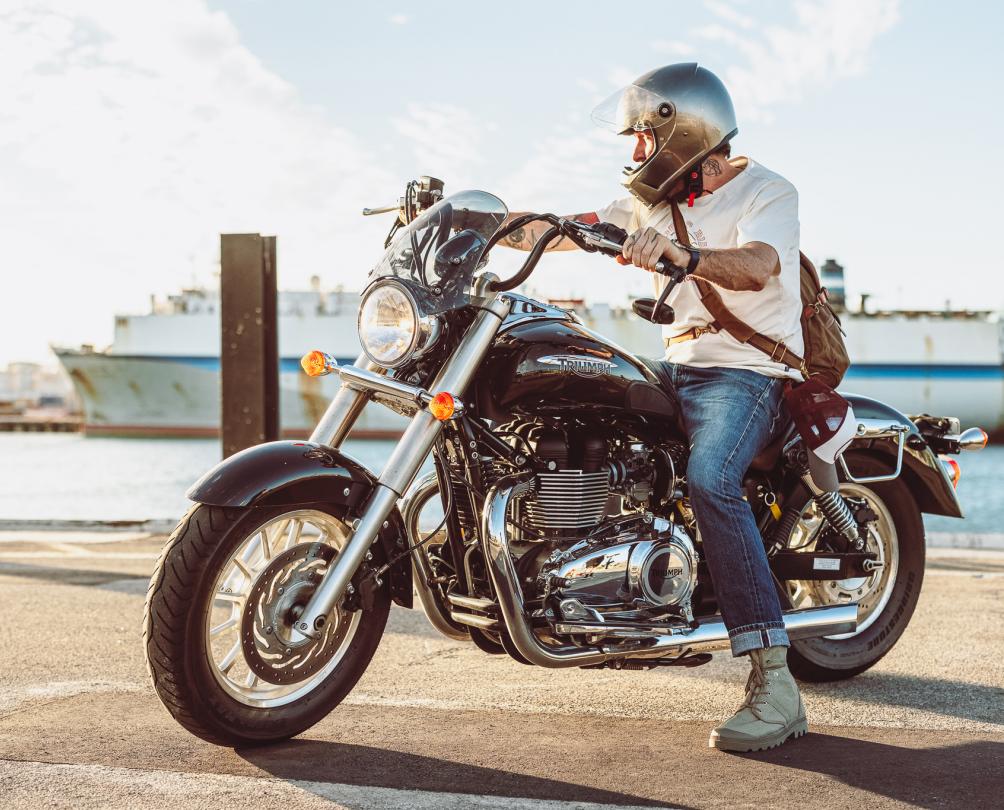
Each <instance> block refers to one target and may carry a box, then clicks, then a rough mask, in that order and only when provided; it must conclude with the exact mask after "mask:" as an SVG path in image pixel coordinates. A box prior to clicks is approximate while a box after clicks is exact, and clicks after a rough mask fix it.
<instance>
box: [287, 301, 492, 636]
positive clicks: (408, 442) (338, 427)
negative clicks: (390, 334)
mask: <svg viewBox="0 0 1004 810" xmlns="http://www.w3.org/2000/svg"><path fill="white" fill-rule="evenodd" d="M511 307H512V303H511V301H510V300H509V299H508V298H507V297H505V296H498V297H496V298H495V299H494V300H493V301H491V302H490V303H489V304H487V306H485V307H483V308H482V309H481V310H480V311H479V312H478V314H477V316H476V317H475V319H474V323H473V324H471V327H470V329H468V330H467V334H465V335H464V337H463V339H462V340H461V341H460V345H459V346H458V347H457V349H456V351H454V353H453V355H452V357H450V359H449V360H447V362H446V364H445V365H444V366H443V367H442V368H441V369H440V371H439V374H437V375H436V379H435V381H434V382H433V383H432V385H431V386H430V390H431V391H432V392H434V393H435V392H439V391H447V392H449V393H451V394H453V395H455V396H458V397H462V396H463V395H464V393H465V392H466V391H467V387H468V386H469V385H470V383H471V380H472V379H473V377H474V373H475V372H476V371H477V369H478V366H480V364H481V361H482V359H483V358H484V356H485V354H486V353H487V352H488V349H489V347H490V346H491V344H492V341H494V340H495V335H496V334H497V333H498V330H499V327H500V326H501V325H502V321H503V320H505V317H506V316H507V315H508V314H509V310H510V309H511ZM356 362H357V365H358V366H360V367H362V368H363V369H365V370H366V371H369V372H371V373H372V372H375V371H376V370H377V369H376V367H375V366H373V365H372V364H370V363H368V362H367V361H366V358H365V356H363V357H360V358H359V360H357V361H356ZM365 376H366V375H356V376H355V377H354V378H353V382H352V383H351V387H350V384H349V382H348V380H347V379H343V382H342V388H341V390H340V391H339V392H338V394H337V395H336V396H335V398H334V399H333V400H332V401H331V405H330V406H329V407H328V409H327V411H326V412H325V414H324V416H323V417H322V418H321V421H320V422H319V423H318V425H317V427H316V428H315V429H314V432H313V434H311V437H310V439H311V441H315V442H318V443H320V444H328V445H330V446H332V447H337V446H338V445H339V444H341V442H342V441H344V440H345V437H346V436H347V435H348V434H349V431H350V429H351V428H352V425H353V423H354V422H355V421H356V419H358V418H359V414H360V413H362V410H363V408H364V407H365V405H366V402H367V401H368V400H369V397H370V393H371V391H370V390H368V389H367V388H366V383H365V381H363V382H360V380H361V379H362V380H365ZM374 383H375V381H374ZM398 388H399V389H400V390H401V391H402V392H404V391H405V390H406V389H410V386H406V385H404V384H401V385H399V386H398ZM423 393H425V392H421V391H420V390H419V389H417V388H416V389H414V396H413V397H412V401H413V402H414V403H421V401H422V397H421V396H420V395H421V394H423ZM442 429H443V423H442V422H441V421H439V420H438V419H436V418H435V417H434V416H433V415H432V414H431V413H429V411H428V409H427V408H425V407H424V406H422V405H421V404H418V407H417V410H416V411H415V414H414V416H413V417H412V419H411V423H410V424H409V425H408V427H407V429H406V430H405V432H404V435H402V436H401V439H400V441H399V442H398V443H397V446H396V447H395V448H394V452H393V453H391V456H390V458H389V459H387V463H386V464H385V465H384V468H383V471H382V472H381V473H380V477H379V479H378V481H377V485H376V487H375V488H374V490H373V494H372V495H371V496H370V499H369V500H368V501H367V503H366V505H365V507H364V508H363V510H362V516H361V517H360V518H359V519H358V520H356V521H355V524H354V526H353V532H352V536H351V537H350V538H349V541H348V543H347V544H346V545H345V548H343V549H342V551H341V553H340V554H339V555H338V558H337V559H336V560H335V564H334V565H333V566H331V567H329V568H328V571H327V573H326V574H325V575H324V578H323V579H322V580H321V583H320V585H318V587H317V590H316V591H314V595H313V596H312V597H311V598H310V601H309V602H308V603H307V604H306V606H305V607H304V609H303V613H302V614H301V615H300V617H299V619H298V620H297V623H296V627H295V628H294V634H300V635H302V636H305V637H307V636H309V637H311V638H316V637H317V636H318V635H319V634H320V631H321V629H322V628H323V627H324V625H325V623H326V622H327V620H328V616H330V615H331V612H332V610H333V609H334V607H335V605H337V604H339V603H340V602H341V600H342V598H343V597H344V596H345V594H346V592H347V591H348V589H349V587H350V582H351V580H352V577H353V576H354V575H355V573H356V570H357V569H358V568H359V566H360V565H361V564H362V562H363V560H364V559H365V557H366V552H367V551H368V550H369V547H370V546H371V545H372V544H373V541H374V540H376V538H377V535H378V534H379V533H380V530H381V529H382V528H383V526H384V522H385V521H386V520H387V518H388V517H389V516H390V514H391V512H392V511H393V510H394V507H395V506H396V505H397V502H398V500H399V499H400V498H402V497H403V496H404V493H405V492H406V491H407V490H408V487H410V486H411V484H412V482H413V481H414V480H415V476H416V475H417V474H418V471H419V469H421V466H422V463H423V462H424V461H425V459H426V457H427V456H428V455H429V453H430V452H431V451H432V447H433V445H434V444H435V442H436V439H437V438H438V437H439V434H440V432H441V431H442Z"/></svg>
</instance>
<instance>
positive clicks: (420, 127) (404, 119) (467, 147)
mask: <svg viewBox="0 0 1004 810" xmlns="http://www.w3.org/2000/svg"><path fill="white" fill-rule="evenodd" d="M392 123H393V126H394V129H395V131H396V132H397V133H398V134H399V135H401V136H402V137H403V138H404V139H405V140H406V141H407V143H408V144H409V145H410V147H411V149H412V153H413V155H414V158H415V163H414V170H415V171H414V173H415V174H419V173H421V174H430V173H431V174H432V175H433V176H435V177H448V178H450V185H451V187H453V188H462V187H464V186H466V185H467V184H468V183H469V182H470V180H471V179H472V176H471V175H472V170H473V169H474V168H475V167H476V166H478V165H479V164H481V163H482V162H483V160H484V158H483V155H482V154H481V151H480V149H479V144H481V143H482V142H483V138H484V136H485V135H486V134H487V133H489V132H492V131H494V130H495V129H496V125H495V124H494V123H493V122H491V121H484V120H481V119H479V118H478V117H477V116H476V115H475V114H474V113H472V112H471V111H470V110H467V109H464V108H463V107H457V106H456V105H453V104H445V103H435V102H426V103H422V104H419V103H411V104H408V106H407V107H406V108H405V115H404V116H401V117H397V118H394V119H393V120H392Z"/></svg>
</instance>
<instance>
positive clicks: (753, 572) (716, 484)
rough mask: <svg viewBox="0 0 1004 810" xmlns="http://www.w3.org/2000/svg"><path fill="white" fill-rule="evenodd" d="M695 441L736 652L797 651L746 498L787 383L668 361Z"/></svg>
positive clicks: (710, 556) (708, 553) (710, 553)
mask: <svg viewBox="0 0 1004 810" xmlns="http://www.w3.org/2000/svg"><path fill="white" fill-rule="evenodd" d="M662 370H663V371H664V372H665V374H666V376H668V378H669V381H670V382H671V383H672V386H673V391H674V393H675V395H676V398H677V400H678V401H679V403H680V409H681V412H682V418H683V424H684V427H685V428H686V431H687V436H688V437H689V439H690V461H689V462H688V464H687V483H688V485H689V490H690V504H691V507H692V508H693V510H694V515H695V516H696V517H697V525H698V527H699V528H700V531H701V538H702V540H703V545H704V556H705V559H706V560H707V563H708V569H709V570H710V572H711V578H712V580H714V584H715V595H716V596H717V598H718V605H719V607H720V608H721V612H722V618H723V619H724V620H725V626H726V627H727V628H728V630H729V640H730V642H731V644H732V654H733V655H734V656H738V655H742V654H743V653H746V652H749V651H750V650H754V649H758V648H765V647H774V646H778V645H780V646H785V647H786V646H789V643H788V634H787V633H786V632H785V630H784V621H783V619H782V618H781V604H780V602H779V600H778V597H777V592H776V591H775V590H774V580H773V578H772V577H771V573H770V568H769V567H768V565H767V553H766V552H765V551H764V546H763V540H762V539H761V538H760V531H759V529H757V525H756V521H755V519H754V517H753V510H752V509H751V508H750V505H749V503H748V502H747V501H746V500H744V499H743V485H742V482H743V476H744V475H745V474H746V470H747V469H748V468H749V465H750V462H751V461H752V460H753V458H754V456H756V455H757V453H759V452H760V451H761V450H762V449H763V448H764V447H765V446H766V445H767V444H768V443H769V442H770V440H771V439H772V438H773V437H774V436H775V435H776V433H777V431H779V430H781V429H783V426H784V423H785V422H786V420H785V418H784V417H783V416H782V413H783V410H782V408H781V404H782V394H783V390H784V380H780V379H776V378H773V377H767V376H765V375H763V374H758V373H757V372H755V371H747V370H745V369H735V368H697V367H695V366H684V365H678V364H674V363H668V362H665V361H664V362H663V365H662Z"/></svg>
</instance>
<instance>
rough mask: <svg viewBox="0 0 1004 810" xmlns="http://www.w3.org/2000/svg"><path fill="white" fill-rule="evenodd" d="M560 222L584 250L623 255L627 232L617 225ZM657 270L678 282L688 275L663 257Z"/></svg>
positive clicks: (566, 233) (567, 234) (570, 221)
mask: <svg viewBox="0 0 1004 810" xmlns="http://www.w3.org/2000/svg"><path fill="white" fill-rule="evenodd" d="M558 222H559V227H560V228H561V230H562V233H563V234H564V235H565V236H567V237H568V238H569V239H571V240H572V241H573V242H575V243H576V244H577V245H578V246H579V247H581V248H583V249H584V250H589V249H590V248H591V249H592V250H595V251H597V252H599V253H603V254H604V255H606V256H614V257H616V256H621V255H623V248H624V240H625V239H627V232H626V231H625V230H623V229H621V228H618V227H617V226H616V225H611V224H610V223H608V222H601V223H599V225H586V224H584V223H582V222H576V221H575V220H568V219H561V220H558ZM655 272H656V273H659V274H660V275H663V276H667V277H669V278H671V279H673V281H677V282H678V281H680V280H681V279H682V278H683V277H684V276H685V275H686V271H685V270H684V269H683V268H682V267H677V266H676V265H675V264H671V263H669V262H666V261H662V260H661V259H660V260H659V261H658V262H656V265H655Z"/></svg>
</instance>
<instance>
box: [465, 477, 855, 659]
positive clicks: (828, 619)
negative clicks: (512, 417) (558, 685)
mask: <svg viewBox="0 0 1004 810" xmlns="http://www.w3.org/2000/svg"><path fill="white" fill-rule="evenodd" d="M532 484H533V473H516V474H515V475H510V476H506V477H505V478H503V479H502V480H500V481H499V482H498V483H497V484H495V486H494V487H492V489H491V491H490V492H489V493H488V497H487V499H486V501H485V512H484V523H483V531H482V542H483V543H484V546H485V557H486V559H487V561H488V572H489V575H490V576H491V578H492V583H493V584H494V586H495V593H496V594H497V596H498V603H499V608H500V609H501V612H502V618H503V619H504V621H505V625H506V629H507V630H508V631H509V635H510V636H511V637H512V640H513V644H515V646H516V649H517V650H518V651H519V652H520V654H521V655H522V656H523V657H524V658H526V659H527V660H528V661H529V662H530V663H532V664H536V665H537V666H541V667H552V668H553V667H581V666H588V665H591V664H600V663H603V662H604V661H609V660H611V659H614V658H637V657H643V658H652V657H658V656H659V655H670V654H673V653H679V652H682V651H683V650H685V649H690V650H693V651H695V652H697V651H704V650H713V649H724V648H727V647H728V646H729V634H728V630H727V629H726V627H725V623H724V622H723V621H722V620H721V619H720V618H718V617H714V618H710V619H706V620H703V621H701V622H700V623H699V624H698V626H697V627H696V628H690V627H680V628H673V629H670V630H669V632H668V633H667V632H663V633H660V634H658V635H653V636H651V637H649V638H645V639H637V638H636V639H635V640H634V641H633V642H625V643H624V644H606V645H604V646H596V647H582V646H578V645H571V644H545V643H544V642H543V641H541V640H540V639H539V638H538V637H537V635H536V634H535V633H534V632H533V628H532V627H531V626H530V622H529V621H528V619H527V616H526V613H525V612H524V610H523V604H524V600H523V590H522V588H521V587H520V583H519V577H518V576H517V575H516V567H515V565H514V563H513V559H512V555H511V554H510V553H509V534H508V531H507V530H506V522H507V517H506V516H507V515H508V514H509V506H510V504H511V503H512V502H513V500H516V499H518V498H522V497H523V496H525V495H527V494H528V493H529V492H530V490H531V488H532ZM857 619H858V607H857V604H854V603H851V604H846V605H832V606H825V607H816V608H806V609H803V610H791V611H788V612H786V613H784V627H785V630H787V631H788V636H789V638H792V639H799V638H813V637H816V636H829V635H836V634H839V633H850V632H853V631H854V630H855V629H856V628H857Z"/></svg>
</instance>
